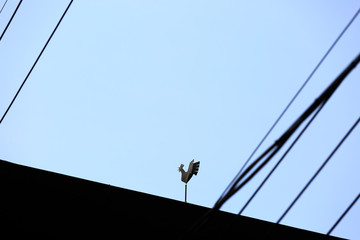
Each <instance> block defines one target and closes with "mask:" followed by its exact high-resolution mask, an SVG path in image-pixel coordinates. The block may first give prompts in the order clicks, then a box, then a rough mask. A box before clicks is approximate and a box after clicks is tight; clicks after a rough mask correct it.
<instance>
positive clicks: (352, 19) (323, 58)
mask: <svg viewBox="0 0 360 240" xmlns="http://www.w3.org/2000/svg"><path fill="white" fill-rule="evenodd" d="M359 13H360V8H359V9H358V10H357V12H356V13H355V15H354V16H353V17H352V18H351V20H350V21H349V22H348V24H347V25H346V26H345V28H344V29H343V30H342V31H341V33H340V34H339V36H338V37H337V38H336V39H335V41H334V42H333V44H332V45H331V46H330V48H329V49H328V50H327V52H326V53H325V55H324V56H323V57H322V59H321V60H320V62H319V63H318V64H317V65H316V66H315V68H314V70H313V71H312V72H311V73H310V75H309V77H308V78H307V79H306V80H305V82H304V83H303V85H302V86H301V87H300V89H299V90H298V91H297V93H296V94H295V96H294V97H293V98H292V99H291V101H290V102H289V104H288V105H287V106H286V108H285V109H284V111H283V112H282V113H281V114H280V116H279V117H278V119H277V120H276V121H275V123H274V124H273V126H272V127H271V128H270V130H269V131H268V132H267V133H266V135H265V136H264V138H263V139H262V140H261V141H260V143H259V145H258V146H257V147H256V148H255V150H254V151H253V153H252V154H251V155H250V157H249V158H248V160H247V161H246V162H245V164H244V165H243V167H242V168H241V169H240V172H239V173H241V172H242V170H243V168H244V167H245V166H246V164H247V163H248V161H249V160H250V159H251V158H252V156H253V155H254V153H255V152H256V151H257V149H258V148H259V147H260V145H261V144H262V143H263V141H264V140H265V138H266V137H267V136H268V135H269V134H270V132H271V131H272V130H273V128H274V127H275V125H276V124H277V123H278V121H279V120H280V119H281V118H282V116H283V115H284V113H285V112H286V111H287V109H288V108H289V107H290V105H291V104H292V103H293V101H294V100H295V98H296V97H297V96H298V95H299V93H300V92H301V91H302V89H303V88H304V87H305V85H306V84H307V83H308V82H309V80H310V79H311V77H312V76H313V75H314V73H315V72H316V71H317V69H318V68H319V67H320V65H321V64H322V62H323V61H324V60H325V58H326V57H327V56H328V55H329V53H330V52H331V50H332V49H333V48H334V47H335V45H336V44H337V42H338V41H339V40H340V39H341V37H342V36H343V35H344V33H345V32H346V30H347V29H348V28H349V27H350V25H351V24H352V23H353V21H354V20H355V19H356V17H357V16H358V15H359ZM316 114H317V113H316ZM315 116H316V115H315ZM315 116H314V117H315ZM312 120H313V119H311V120H310V122H311V121H312ZM307 126H308V125H307ZM307 126H306V127H305V128H304V130H305V129H306V128H307ZM304 130H303V131H304ZM302 133H303V132H301V133H300V134H299V136H298V138H297V139H295V141H294V142H293V143H292V145H291V146H290V147H289V149H288V150H287V151H286V152H285V154H284V155H283V156H282V157H281V158H280V160H279V161H278V162H277V163H276V164H275V166H274V167H273V168H272V169H271V171H270V172H269V174H268V175H267V176H266V177H265V179H264V180H263V181H262V183H261V184H260V185H259V187H258V188H257V189H256V190H255V192H254V193H253V195H252V196H251V197H250V198H249V199H248V201H247V202H246V203H245V205H244V206H243V208H242V209H241V210H240V212H239V214H242V212H243V211H244V210H245V209H246V207H247V206H248V205H249V203H250V202H251V201H252V199H253V198H254V197H255V196H256V194H257V193H258V192H259V190H260V189H261V188H262V186H263V185H264V184H265V182H266V181H267V180H268V179H269V177H270V176H271V175H272V173H273V172H274V171H275V169H276V168H277V167H278V166H279V164H280V163H281V162H282V160H283V159H284V157H285V156H286V154H287V153H288V152H289V150H290V149H291V148H292V147H293V145H294V144H295V143H296V142H297V140H298V139H299V137H300V136H301V135H302Z"/></svg>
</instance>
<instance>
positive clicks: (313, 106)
mask: <svg viewBox="0 0 360 240" xmlns="http://www.w3.org/2000/svg"><path fill="white" fill-rule="evenodd" d="M359 62H360V54H358V56H357V57H356V58H355V59H354V60H353V61H352V63H351V64H350V65H349V66H348V67H347V68H346V69H345V70H344V71H343V72H342V73H341V74H340V75H339V76H338V77H337V78H336V79H335V80H334V81H333V82H332V83H331V85H330V86H329V87H328V88H326V90H325V91H324V92H323V93H322V94H321V95H320V96H319V97H318V98H317V99H316V100H315V101H314V103H313V104H311V105H310V106H309V107H308V108H307V109H306V110H305V112H304V113H303V114H302V115H301V116H300V117H299V118H298V119H297V120H296V121H295V122H294V123H293V124H292V125H291V126H290V128H289V129H288V130H287V131H286V132H285V133H284V134H283V135H282V136H281V137H280V138H279V139H278V140H277V141H275V143H273V144H272V145H271V146H270V147H269V148H268V149H267V150H266V151H265V152H264V153H263V154H262V155H260V157H258V158H257V159H256V160H255V161H254V162H253V163H252V164H251V165H250V166H249V167H248V168H247V169H245V171H244V172H243V173H242V174H241V176H240V177H239V178H238V179H236V181H235V183H234V185H233V186H232V187H231V188H230V190H229V192H228V193H227V194H226V195H225V196H224V197H222V198H219V200H218V201H217V202H216V204H215V205H214V207H213V209H214V210H218V209H220V207H221V206H222V205H223V204H224V203H225V202H226V201H227V200H228V199H229V198H230V197H231V196H233V195H234V194H235V193H236V192H237V191H239V190H240V189H241V188H242V187H243V186H244V185H245V184H246V183H248V182H249V181H250V180H251V179H252V178H253V177H254V176H255V175H256V174H257V172H258V171H260V170H261V169H262V168H263V167H264V166H265V165H266V164H267V163H268V162H269V161H270V160H271V158H272V157H273V156H274V155H275V154H276V153H277V152H278V151H279V150H280V148H281V147H282V146H283V145H284V144H285V142H286V141H287V140H288V139H289V138H290V137H291V136H292V134H293V133H294V132H295V131H296V130H297V129H298V128H299V126H300V125H301V124H302V123H303V122H304V121H305V120H306V119H307V118H308V117H309V116H310V115H311V114H312V113H313V112H314V111H315V110H316V109H318V108H319V107H321V105H323V104H325V103H326V102H327V100H328V99H329V98H330V97H331V96H332V94H333V93H334V92H335V91H336V89H337V88H338V87H339V86H340V84H341V83H342V82H343V80H344V79H345V77H346V76H347V75H348V74H349V73H350V72H351V71H352V70H353V69H354V68H355V67H356V65H357V64H358V63H359ZM266 156H268V157H267V158H266V159H265V160H264V161H263V163H261V165H260V166H259V167H257V168H256V169H255V170H254V171H253V172H252V173H251V174H250V171H251V170H252V169H253V168H255V166H256V165H257V164H258V163H260V161H261V160H262V159H264V158H265V157H266ZM248 173H249V174H250V176H248V177H246V176H247V175H248ZM242 180H243V181H242Z"/></svg>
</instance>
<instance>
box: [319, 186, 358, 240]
mask: <svg viewBox="0 0 360 240" xmlns="http://www.w3.org/2000/svg"><path fill="white" fill-rule="evenodd" d="M359 198H360V193H359V195H357V197H356V198H355V199H354V201H352V203H351V204H350V205H349V207H348V208H347V209H346V210H345V212H343V214H341V217H340V218H339V219H338V220H337V221H336V223H335V224H334V226H332V227H331V228H330V230H329V231H328V233H327V234H326V235H330V233H331V232H332V231H333V230H334V229H335V228H336V226H337V225H338V224H339V223H340V222H341V220H342V219H343V218H344V217H345V215H346V214H347V213H348V212H349V211H350V209H351V208H352V206H354V204H355V203H356V201H357V200H358V199H359Z"/></svg>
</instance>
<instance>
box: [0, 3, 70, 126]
mask: <svg viewBox="0 0 360 240" xmlns="http://www.w3.org/2000/svg"><path fill="white" fill-rule="evenodd" d="M72 2H73V0H71V1H70V3H69V5H68V6H67V8H66V9H65V11H64V13H63V15H62V16H61V18H60V20H59V21H58V23H57V24H56V27H55V28H54V30H53V32H52V33H51V35H50V37H49V38H48V40H47V41H46V43H45V45H44V47H43V49H42V50H41V52H40V54H39V56H38V57H37V59H36V60H35V62H34V64H33V65H32V67H31V69H30V71H29V72H28V74H27V75H26V77H25V79H24V81H23V82H22V84H21V86H20V88H19V89H18V91H17V92H16V94H15V96H14V98H13V99H12V101H11V103H10V105H9V106H8V108H7V109H6V111H5V113H4V115H3V116H2V118H1V120H0V124H1V123H2V121H3V120H4V118H5V116H6V114H7V113H8V111H9V110H10V108H11V106H12V104H13V103H14V101H15V99H16V97H17V96H18V95H19V93H20V91H21V89H22V87H23V86H24V84H25V82H26V80H27V79H28V78H29V76H30V74H31V72H32V70H33V69H34V67H35V65H36V63H37V62H38V61H39V59H40V57H41V55H42V54H43V52H44V50H45V48H46V47H47V45H48V44H49V42H50V40H51V38H52V36H53V35H54V33H55V32H56V30H57V28H58V27H59V25H60V23H61V21H62V20H63V18H64V16H65V15H66V13H67V11H68V9H69V8H70V6H71V4H72Z"/></svg>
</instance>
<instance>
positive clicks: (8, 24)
mask: <svg viewBox="0 0 360 240" xmlns="http://www.w3.org/2000/svg"><path fill="white" fill-rule="evenodd" d="M22 1H23V0H20V2H19V3H18V5H17V7H16V9H15V11H14V13H13V15H12V16H11V18H10V20H9V22H8V23H7V24H6V27H5V29H4V31H3V33H2V34H1V36H0V41H1V39H2V38H3V36H4V34H5V32H6V30H7V29H8V27H9V26H10V23H11V22H12V20H13V18H14V16H15V14H16V12H17V10H18V9H19V7H20V5H21V3H22ZM5 3H6V2H5ZM4 6H5V4H4ZM4 6H3V8H4ZM1 11H2V9H1Z"/></svg>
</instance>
